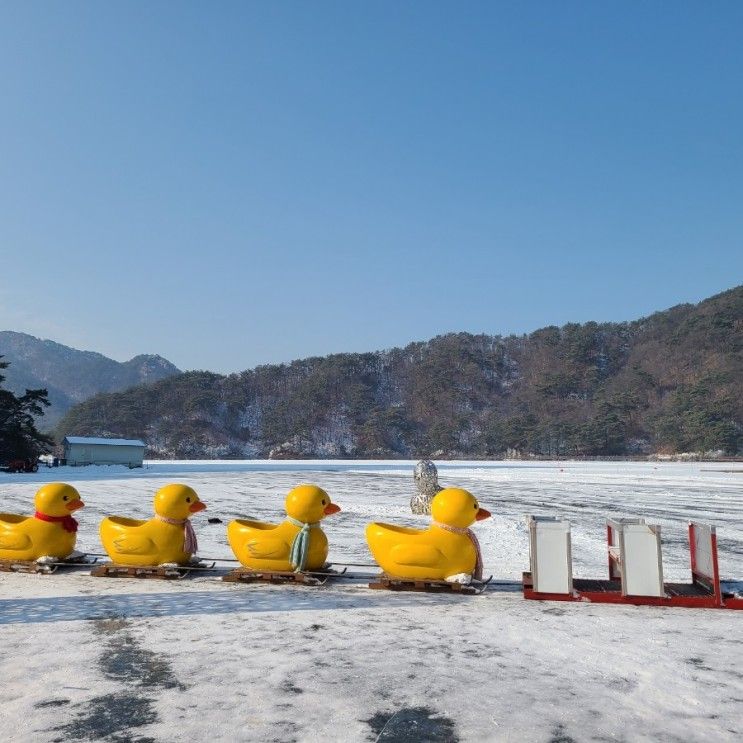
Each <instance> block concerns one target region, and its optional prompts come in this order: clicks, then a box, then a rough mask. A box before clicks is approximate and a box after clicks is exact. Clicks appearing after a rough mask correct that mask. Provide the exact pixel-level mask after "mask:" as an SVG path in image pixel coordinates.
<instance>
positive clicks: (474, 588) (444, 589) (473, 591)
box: [369, 573, 493, 596]
mask: <svg viewBox="0 0 743 743" xmlns="http://www.w3.org/2000/svg"><path fill="white" fill-rule="evenodd" d="M492 579H493V576H492V575H491V576H490V578H488V579H487V580H485V581H477V582H473V583H470V584H465V583H449V582H448V581H445V580H414V579H408V578H396V577H395V576H392V575H387V574H386V573H382V574H381V575H380V576H379V578H378V579H377V580H376V581H375V582H374V583H370V584H369V588H375V589H379V590H385V591H420V592H425V593H460V594H465V595H467V596H477V595H479V594H481V593H482V592H483V591H484V590H485V587H486V586H487V585H488V583H490V581H491V580H492Z"/></svg>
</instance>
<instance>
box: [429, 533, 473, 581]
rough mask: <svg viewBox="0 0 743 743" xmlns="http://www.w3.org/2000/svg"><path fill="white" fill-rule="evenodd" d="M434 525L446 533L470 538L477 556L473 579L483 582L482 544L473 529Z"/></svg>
mask: <svg viewBox="0 0 743 743" xmlns="http://www.w3.org/2000/svg"><path fill="white" fill-rule="evenodd" d="M433 525H434V526H438V527H439V529H444V530H445V531H450V532H453V533H454V534H463V535H464V536H466V537H469V540H470V542H472V546H473V547H474V548H475V554H476V555H477V557H476V558H475V570H474V572H473V573H472V577H473V578H474V579H475V580H482V552H481V550H480V542H478V541H477V537H476V536H475V532H473V531H472V529H463V528H461V527H459V526H449V525H448V524H441V523H439V522H438V521H434V522H433Z"/></svg>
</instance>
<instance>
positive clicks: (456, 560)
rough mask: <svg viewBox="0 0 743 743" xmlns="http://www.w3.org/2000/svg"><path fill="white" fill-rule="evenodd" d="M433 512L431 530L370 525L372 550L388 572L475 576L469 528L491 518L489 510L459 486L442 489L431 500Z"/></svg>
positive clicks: (420, 577)
mask: <svg viewBox="0 0 743 743" xmlns="http://www.w3.org/2000/svg"><path fill="white" fill-rule="evenodd" d="M431 513H432V515H433V518H434V523H432V524H431V526H430V527H429V528H428V529H411V528H408V527H404V526H395V525H393V524H382V523H377V522H374V523H371V524H368V525H367V527H366V541H367V543H368V545H369V549H370V551H371V553H372V555H373V556H374V559H375V560H376V562H377V564H378V565H379V566H380V567H381V568H382V570H383V571H384V572H385V573H387V575H390V576H393V577H396V578H406V579H411V580H446V579H447V578H450V577H452V576H456V575H462V574H466V575H472V573H473V572H474V571H475V567H476V565H477V549H476V548H475V544H474V542H473V540H472V539H471V538H470V537H469V536H468V535H467V533H466V529H467V527H468V526H469V525H470V524H472V523H473V522H474V521H476V520H478V521H479V520H482V519H485V518H488V516H490V513H489V512H488V511H486V510H485V509H483V508H480V507H479V505H478V503H477V500H476V499H475V497H474V496H473V495H472V494H471V493H469V492H467V491H466V490H462V489H460V488H447V489H445V490H441V491H440V492H439V493H438V494H437V495H436V496H435V497H434V499H433V501H432V503H431ZM437 524H442V525H444V526H448V527H453V528H455V529H457V530H458V532H452V531H449V530H447V529H445V528H443V526H439V525H437Z"/></svg>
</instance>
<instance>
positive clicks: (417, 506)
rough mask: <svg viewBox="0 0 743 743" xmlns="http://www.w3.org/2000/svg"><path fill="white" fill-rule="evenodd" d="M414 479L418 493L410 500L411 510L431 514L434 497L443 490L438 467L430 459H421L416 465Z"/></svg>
mask: <svg viewBox="0 0 743 743" xmlns="http://www.w3.org/2000/svg"><path fill="white" fill-rule="evenodd" d="M413 477H414V478H415V488H416V491H417V492H416V493H415V495H414V496H413V497H412V498H411V499H410V510H411V511H412V512H413V513H423V514H427V513H431V501H432V500H433V496H434V495H436V493H438V492H439V491H440V490H443V488H442V487H441V485H439V473H438V471H437V470H436V465H435V464H434V463H433V462H432V461H431V460H430V459H421V461H420V462H418V464H416V465H415V472H414V473H413Z"/></svg>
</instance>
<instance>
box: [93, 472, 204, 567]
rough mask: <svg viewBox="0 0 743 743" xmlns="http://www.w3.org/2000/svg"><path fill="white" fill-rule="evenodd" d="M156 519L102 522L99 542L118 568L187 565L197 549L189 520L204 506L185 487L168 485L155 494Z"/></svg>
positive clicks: (112, 517) (119, 517)
mask: <svg viewBox="0 0 743 743" xmlns="http://www.w3.org/2000/svg"><path fill="white" fill-rule="evenodd" d="M154 508H155V517H154V518H151V519H149V520H148V521H139V520H137V519H128V518H125V517H123V516H108V517H107V518H105V519H103V521H102V522H101V529H100V533H101V542H102V543H103V548H104V549H105V550H106V552H107V553H108V556H109V557H110V558H111V561H112V562H114V563H115V564H117V565H135V566H154V565H163V564H166V563H177V564H178V565H186V564H187V563H188V562H189V561H190V559H191V555H193V554H194V553H195V552H196V550H197V549H198V544H197V542H196V535H195V534H194V531H193V526H191V522H190V521H189V518H190V517H191V516H193V514H195V513H198V512H199V511H203V510H204V509H205V508H206V504H205V503H204V502H203V501H201V500H199V496H198V495H197V494H196V491H195V490H194V489H193V488H189V487H188V485H180V484H171V485H166V486H165V487H164V488H160V490H158V491H157V493H155V500H154Z"/></svg>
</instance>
